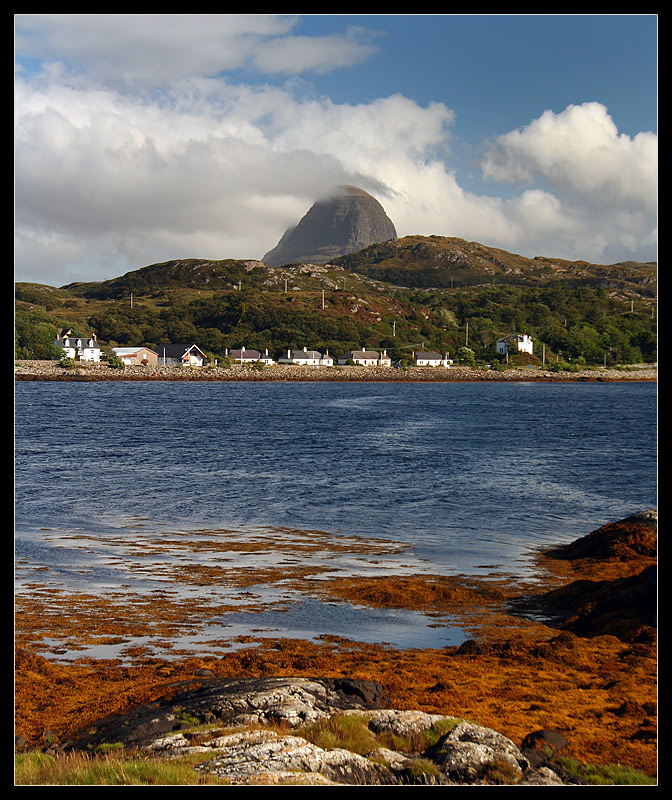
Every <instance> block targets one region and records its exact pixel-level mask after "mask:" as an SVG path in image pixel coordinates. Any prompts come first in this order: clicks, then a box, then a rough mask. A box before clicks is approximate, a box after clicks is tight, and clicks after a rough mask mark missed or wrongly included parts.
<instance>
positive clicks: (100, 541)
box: [14, 381, 657, 646]
mask: <svg viewBox="0 0 672 800" xmlns="http://www.w3.org/2000/svg"><path fill="white" fill-rule="evenodd" d="M656 431H657V386H656V384H655V383H649V382H641V383H640V382H632V383H629V382H627V383H606V382H605V383H599V382H596V383H569V382H567V383H494V382H492V383H453V382H450V383H346V382H328V383H327V382H319V381H315V382H305V383H303V382H302V383H297V382H267V381H259V382H252V381H249V382H219V383H216V382H213V383H198V382H130V381H129V382H126V381H114V382H112V381H110V382H90V383H89V382H82V383H78V382H39V381H35V382H18V383H17V384H16V387H15V440H14V447H15V561H16V563H17V565H20V569H19V570H17V583H16V585H17V591H25V590H26V588H25V587H26V586H27V585H28V584H29V583H30V582H31V581H32V580H34V579H35V576H36V575H37V574H38V573H39V574H40V575H41V577H40V580H42V581H44V582H46V583H47V584H52V585H54V586H56V585H58V586H59V587H67V588H69V589H71V590H78V591H95V592H104V591H105V589H106V587H111V586H117V585H121V584H122V583H124V584H128V582H129V581H130V580H133V581H134V588H135V589H136V590H141V588H142V586H141V584H142V581H141V580H139V579H137V577H136V578H134V579H133V578H129V575H128V574H127V573H126V572H125V570H124V565H123V562H122V561H121V560H120V559H119V558H116V559H111V558H109V557H108V553H106V547H108V546H109V542H110V541H111V540H112V539H113V538H114V537H117V538H118V537H119V536H125V537H127V538H128V540H129V542H130V541H136V540H137V539H138V538H141V537H142V536H145V535H147V532H151V533H152V535H154V536H157V535H158V536H164V537H166V538H169V537H170V536H172V535H178V534H179V536H180V537H182V538H181V541H188V537H189V535H190V532H197V531H198V532H202V531H219V530H225V531H227V535H228V536H234V537H235V538H236V539H237V540H238V541H245V539H246V537H255V538H256V539H258V538H259V537H262V538H263V537H264V536H266V535H267V536H269V537H272V536H278V535H281V536H282V537H283V538H284V540H285V541H287V540H289V541H290V543H291V540H292V539H293V540H295V541H296V542H300V541H302V539H303V537H304V536H308V535H312V533H314V532H320V535H324V536H326V537H327V538H328V539H330V540H331V541H333V542H335V543H337V542H339V541H341V539H343V540H344V541H346V540H347V539H348V537H356V538H357V539H358V540H365V541H371V542H374V541H383V542H387V543H392V544H396V545H398V546H399V554H398V555H395V554H394V553H395V551H394V548H392V547H391V548H390V549H389V552H388V554H387V555H386V556H385V557H384V558H382V559H377V560H375V564H374V559H371V564H370V565H369V564H367V559H366V557H363V556H361V555H360V556H355V555H354V554H353V555H352V557H349V556H348V552H347V547H346V548H343V549H342V553H341V555H340V556H339V558H338V559H337V561H336V562H334V565H333V566H334V568H337V569H338V570H340V571H341V572H342V573H344V574H345V573H347V572H348V571H351V572H353V573H354V572H357V571H360V572H361V571H366V570H367V568H369V567H370V568H371V569H373V570H374V571H375V570H378V571H380V569H384V570H387V571H394V570H400V571H403V570H405V571H423V570H424V571H426V572H432V573H441V574H467V575H479V576H486V575H492V574H498V575H512V576H526V575H532V574H533V556H534V553H535V552H537V551H538V550H539V549H540V548H544V547H548V546H550V545H554V544H560V543H566V542H569V541H572V540H574V539H576V538H579V537H580V536H583V535H586V534H587V533H589V532H591V531H592V530H594V529H596V528H598V527H599V526H601V525H603V524H605V523H607V522H611V521H614V520H617V519H620V518H622V517H625V516H628V515H630V514H633V513H636V512H638V511H641V510H644V509H647V508H651V507H653V506H655V505H656V504H657V467H656V464H657V451H656V439H657V433H656ZM194 535H195V534H194ZM185 537H186V539H185ZM82 541H86V547H82V544H81V543H82ZM129 557H130V556H129ZM164 557H165V558H168V557H169V556H164ZM179 557H180V558H181V559H182V560H183V562H184V564H185V569H188V564H189V555H188V554H187V555H185V548H184V546H181V548H180V552H179ZM194 558H196V556H194ZM40 570H41V571H42V572H39V571H40ZM145 583H147V585H151V583H152V582H151V578H149V577H148V578H146V579H145ZM276 617H277V618H273V615H272V614H269V615H267V618H266V623H267V624H268V625H269V626H270V627H273V626H274V627H273V629H274V630H275V631H276V632H277V631H278V630H280V631H281V633H282V635H309V636H312V635H315V634H316V633H317V634H319V633H334V634H340V635H345V636H353V637H354V638H361V639H366V640H372V641H378V640H380V641H388V642H392V643H394V644H397V645H399V646H406V645H408V644H409V642H410V643H413V644H422V645H423V646H429V645H428V644H427V639H426V637H425V638H423V636H424V634H422V635H421V633H420V632H419V631H420V629H422V628H423V626H418V625H417V624H416V621H414V619H413V618H412V615H411V616H409V617H408V618H405V617H404V616H403V614H401V613H397V614H394V615H392V614H391V613H389V612H383V611H381V612H376V611H372V610H364V609H357V608H355V607H349V606H345V605H341V606H340V607H338V606H333V605H331V604H323V603H318V602H317V601H315V600H308V599H305V600H303V601H302V602H296V603H293V604H291V608H290V609H289V610H288V609H287V608H286V607H285V609H284V610H283V613H282V614H280V613H278V614H277V615H276ZM254 623H255V625H257V626H258V625H259V624H260V618H259V616H258V615H257V616H256V617H255V619H254ZM250 624H251V622H250V620H248V619H246V618H245V615H244V614H241V615H239V616H238V617H237V618H236V621H235V624H234V625H233V628H232V629H231V630H232V631H233V632H235V633H240V632H241V631H243V630H244V629H245V627H246V625H250ZM229 627H230V628H231V626H229ZM424 630H425V631H426V632H427V629H424ZM430 635H431V636H432V637H434V638H433V639H432V642H435V643H438V644H443V643H446V642H448V641H451V639H450V633H449V631H446V632H444V633H436V632H434V633H431V632H427V636H430Z"/></svg>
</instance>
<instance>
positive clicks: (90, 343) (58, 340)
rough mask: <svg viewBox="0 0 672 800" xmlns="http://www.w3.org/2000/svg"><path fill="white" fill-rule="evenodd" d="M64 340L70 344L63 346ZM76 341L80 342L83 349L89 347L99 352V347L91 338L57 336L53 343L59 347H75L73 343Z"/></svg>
mask: <svg viewBox="0 0 672 800" xmlns="http://www.w3.org/2000/svg"><path fill="white" fill-rule="evenodd" d="M66 339H67V340H68V341H69V342H70V344H69V345H66V344H65V341H66ZM78 340H79V341H81V342H82V346H83V347H90V348H94V349H97V350H100V345H99V344H98V342H97V341H96V339H95V337H93V336H75V335H74V334H64V335H63V336H58V337H57V338H56V339H55V343H56V344H57V345H58V346H59V347H75V346H76V345H75V342H77V341H78Z"/></svg>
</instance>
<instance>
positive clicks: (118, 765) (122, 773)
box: [14, 751, 219, 786]
mask: <svg viewBox="0 0 672 800" xmlns="http://www.w3.org/2000/svg"><path fill="white" fill-rule="evenodd" d="M14 769H15V774H14V783H15V785H16V786H159V785H166V786H184V785H198V784H213V783H219V781H218V780H217V779H216V778H214V777H212V776H208V775H201V774H200V773H198V772H196V770H194V769H192V767H191V766H189V765H187V764H184V763H180V762H176V761H175V762H173V761H161V760H159V759H154V758H143V757H141V756H130V755H125V754H124V752H123V751H118V752H117V751H115V752H107V753H99V754H88V753H68V754H67V755H61V756H52V755H47V754H45V753H20V754H17V756H16V759H15V768H14Z"/></svg>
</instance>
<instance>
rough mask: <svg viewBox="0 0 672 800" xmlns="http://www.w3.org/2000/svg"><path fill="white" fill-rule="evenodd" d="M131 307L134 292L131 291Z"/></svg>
mask: <svg viewBox="0 0 672 800" xmlns="http://www.w3.org/2000/svg"><path fill="white" fill-rule="evenodd" d="M131 308H133V292H131Z"/></svg>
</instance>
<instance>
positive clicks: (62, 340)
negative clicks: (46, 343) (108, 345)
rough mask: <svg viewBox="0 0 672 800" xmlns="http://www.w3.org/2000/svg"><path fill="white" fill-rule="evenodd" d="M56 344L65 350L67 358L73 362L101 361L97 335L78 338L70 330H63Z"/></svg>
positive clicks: (59, 333) (64, 353) (56, 339)
mask: <svg viewBox="0 0 672 800" xmlns="http://www.w3.org/2000/svg"><path fill="white" fill-rule="evenodd" d="M54 344H55V345H56V347H60V348H61V350H63V355H64V356H65V357H66V358H71V359H73V361H93V362H97V361H100V345H99V344H98V342H97V341H96V334H95V333H93V334H91V336H76V335H74V334H73V332H72V331H71V330H70V329H69V328H67V329H66V328H61V329H60V330H59V332H58V336H57V337H56V338H55V339H54Z"/></svg>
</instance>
